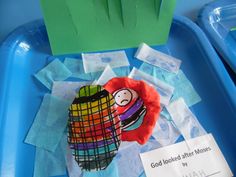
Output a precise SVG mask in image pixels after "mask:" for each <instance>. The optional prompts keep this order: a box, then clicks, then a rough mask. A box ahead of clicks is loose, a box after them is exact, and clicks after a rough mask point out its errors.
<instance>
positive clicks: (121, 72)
mask: <svg viewBox="0 0 236 177" xmlns="http://www.w3.org/2000/svg"><path fill="white" fill-rule="evenodd" d="M112 70H113V71H114V73H115V74H116V75H117V77H127V76H128V75H129V73H130V68H129V66H123V67H119V68H112Z"/></svg>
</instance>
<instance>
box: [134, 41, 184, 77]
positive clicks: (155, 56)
mask: <svg viewBox="0 0 236 177" xmlns="http://www.w3.org/2000/svg"><path fill="white" fill-rule="evenodd" d="M135 57H136V58H137V59H139V60H142V61H144V62H146V63H149V64H151V65H154V66H157V67H160V68H162V69H165V70H167V71H169V72H173V73H178V71H179V68H180V65H181V60H179V59H176V58H174V57H172V56H170V55H167V54H165V53H162V52H159V51H157V50H154V49H152V48H151V47H149V46H148V45H147V44H145V43H142V44H140V46H139V48H138V50H137V52H136V54H135Z"/></svg>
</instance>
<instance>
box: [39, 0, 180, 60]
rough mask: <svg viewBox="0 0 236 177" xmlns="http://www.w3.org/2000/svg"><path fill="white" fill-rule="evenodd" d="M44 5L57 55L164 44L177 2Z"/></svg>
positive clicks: (54, 0)
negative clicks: (143, 42) (144, 43)
mask: <svg viewBox="0 0 236 177" xmlns="http://www.w3.org/2000/svg"><path fill="white" fill-rule="evenodd" d="M41 4H42V11H43V14H44V21H45V24H46V27H47V32H48V36H49V40H50V46H51V48H52V52H53V54H54V55H56V54H66V53H79V52H90V51H101V50H109V49H120V48H128V47H137V46H138V45H139V43H140V41H145V42H146V43H148V44H149V45H154V44H155V45H156V44H164V43H165V42H166V41H167V38H168V34H169V29H170V25H171V22H172V16H173V12H174V8H175V0H148V1H147V0H138V1H137V0H50V1H49V0H41ZM55 7H56V8H55ZM147 19H148V20H147Z"/></svg>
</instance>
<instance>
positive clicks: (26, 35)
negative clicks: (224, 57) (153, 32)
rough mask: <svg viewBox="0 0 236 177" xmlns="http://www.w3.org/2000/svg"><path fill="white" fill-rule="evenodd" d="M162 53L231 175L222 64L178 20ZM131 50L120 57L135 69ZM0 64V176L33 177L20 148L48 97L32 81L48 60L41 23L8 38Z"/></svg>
mask: <svg viewBox="0 0 236 177" xmlns="http://www.w3.org/2000/svg"><path fill="white" fill-rule="evenodd" d="M186 41H191V43H188V42H186ZM162 47H165V48H166V51H169V53H170V54H171V55H173V56H174V57H176V58H181V60H182V61H183V63H182V65H181V69H182V70H183V71H184V73H185V74H186V75H187V76H188V79H189V80H190V81H191V83H192V84H193V86H194V88H195V89H196V91H197V92H198V93H199V95H200V97H201V98H202V101H201V102H200V103H198V104H196V105H194V106H193V107H191V110H192V112H193V113H194V114H195V115H196V117H197V118H198V120H199V122H200V123H201V124H202V125H203V127H204V128H205V129H206V131H207V132H211V133H213V135H214V137H215V139H216V141H217V142H218V144H219V146H220V149H221V150H222V152H223V154H224V155H225V158H226V160H227V161H228V163H229V165H230V166H231V169H232V171H233V172H234V174H236V166H235V164H236V158H235V157H236V151H235V149H236V134H235V124H236V119H235V110H236V98H235V95H236V88H235V85H234V84H233V82H232V80H231V79H230V77H229V75H228V73H227V71H226V70H225V68H224V65H223V63H222V62H221V60H220V59H219V57H218V56H217V54H216V52H215V50H214V49H213V47H212V46H211V44H210V43H209V41H208V39H207V38H206V36H205V35H204V33H203V32H202V30H201V29H200V28H199V27H198V26H197V25H196V24H194V23H193V22H191V21H190V20H188V19H186V18H183V17H176V18H175V19H174V21H173V23H172V27H171V31H170V37H169V40H168V42H167V44H166V45H165V46H162ZM155 49H158V48H157V47H155ZM136 50H137V49H136V48H134V49H126V50H125V51H126V54H127V56H128V58H129V61H130V63H131V64H132V66H135V67H139V66H140V64H141V61H139V60H137V59H135V58H134V57H133V56H134V53H135V51H136ZM67 57H75V58H81V56H80V55H72V56H67ZM0 58H3V59H4V60H0V61H1V62H0V71H1V73H2V74H1V75H0V81H1V82H2V87H0V122H1V124H0V135H2V136H1V137H0V176H3V177H32V174H33V167H34V163H33V162H34V154H35V148H34V147H33V146H30V145H28V144H25V143H23V142H24V139H25V136H26V134H27V131H28V130H29V128H30V126H31V124H32V122H33V120H34V117H35V115H36V113H37V110H38V108H39V106H40V103H41V100H42V97H43V95H44V94H45V93H46V92H47V90H46V88H45V87H44V86H42V84H40V83H39V82H37V81H36V80H35V79H34V77H33V76H32V75H33V74H35V73H36V72H37V71H39V70H40V69H41V68H42V67H44V66H45V65H46V64H47V63H49V62H50V60H51V59H52V58H53V57H52V56H51V53H50V46H49V42H48V38H47V34H46V29H45V26H44V25H43V22H42V21H40V22H34V23H31V24H28V25H25V26H23V27H22V28H19V29H18V30H17V31H15V33H12V35H11V36H10V37H9V38H8V40H7V41H5V43H4V44H3V45H2V46H1V48H0ZM64 58H65V56H61V57H60V59H61V60H63V59H64ZM32 100H33V101H32Z"/></svg>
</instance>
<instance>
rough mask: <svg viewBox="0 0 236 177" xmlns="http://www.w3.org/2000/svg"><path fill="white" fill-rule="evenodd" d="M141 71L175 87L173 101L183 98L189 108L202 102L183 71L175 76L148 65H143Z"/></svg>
mask: <svg viewBox="0 0 236 177" xmlns="http://www.w3.org/2000/svg"><path fill="white" fill-rule="evenodd" d="M139 69H140V70H141V71H143V72H145V73H147V74H150V75H152V76H154V77H156V78H158V79H160V80H162V81H164V82H166V83H168V84H170V85H171V86H173V87H174V88H175V90H174V95H173V97H172V99H171V100H172V101H174V100H177V99H178V98H180V97H183V98H184V100H185V102H186V104H187V105H188V106H189V107H190V106H193V105H194V104H196V103H198V102H200V101H201V98H200V96H199V95H198V93H197V92H196V90H195V89H194V87H193V86H192V84H191V82H190V81H189V80H188V79H187V77H186V76H185V74H184V73H183V71H182V70H179V72H178V73H177V74H174V73H170V72H168V71H165V70H163V69H161V68H158V67H155V66H152V65H150V64H147V63H143V64H142V65H141V66H140V68H139Z"/></svg>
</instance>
